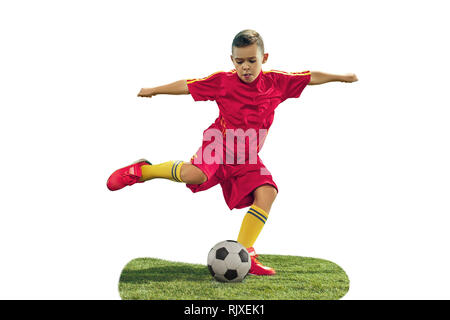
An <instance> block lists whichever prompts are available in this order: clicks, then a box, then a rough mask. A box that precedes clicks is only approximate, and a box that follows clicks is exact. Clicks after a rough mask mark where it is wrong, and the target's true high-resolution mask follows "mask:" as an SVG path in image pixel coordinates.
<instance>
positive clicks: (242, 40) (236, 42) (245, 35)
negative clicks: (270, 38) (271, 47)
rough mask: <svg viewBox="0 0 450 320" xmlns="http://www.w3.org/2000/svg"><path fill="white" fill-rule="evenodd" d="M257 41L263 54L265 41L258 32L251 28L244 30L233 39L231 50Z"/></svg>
mask: <svg viewBox="0 0 450 320" xmlns="http://www.w3.org/2000/svg"><path fill="white" fill-rule="evenodd" d="M254 43H256V44H257V45H258V48H259V50H260V51H261V54H264V41H263V39H262V37H261V36H260V35H259V33H258V32H256V31H255V30H251V29H246V30H242V31H241V32H239V33H238V34H237V35H236V36H235V37H234V39H233V44H232V45H231V52H232V53H233V48H234V47H236V48H243V47H247V46H250V45H252V44H254Z"/></svg>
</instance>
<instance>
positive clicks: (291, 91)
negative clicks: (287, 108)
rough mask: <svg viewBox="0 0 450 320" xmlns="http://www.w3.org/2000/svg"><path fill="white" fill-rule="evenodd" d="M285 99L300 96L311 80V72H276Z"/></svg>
mask: <svg viewBox="0 0 450 320" xmlns="http://www.w3.org/2000/svg"><path fill="white" fill-rule="evenodd" d="M276 75H277V78H278V85H279V89H280V90H281V93H282V96H283V100H286V99H288V98H298V97H300V94H301V93H302V91H303V89H305V87H306V86H307V85H308V83H309V82H310V81H311V72H310V71H303V72H276Z"/></svg>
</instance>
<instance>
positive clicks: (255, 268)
mask: <svg viewBox="0 0 450 320" xmlns="http://www.w3.org/2000/svg"><path fill="white" fill-rule="evenodd" d="M247 251H248V253H249V255H250V258H251V259H252V266H251V267H250V271H249V272H248V273H249V274H253V275H256V276H273V275H274V274H276V272H275V270H274V269H273V268H270V267H266V266H264V265H263V264H262V263H261V262H259V261H258V259H257V258H258V255H257V254H256V252H255V249H254V248H253V247H250V248H247Z"/></svg>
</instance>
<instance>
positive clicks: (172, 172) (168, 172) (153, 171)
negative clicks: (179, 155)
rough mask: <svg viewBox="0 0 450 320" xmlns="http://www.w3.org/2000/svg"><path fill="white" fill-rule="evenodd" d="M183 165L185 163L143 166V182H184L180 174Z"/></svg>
mask: <svg viewBox="0 0 450 320" xmlns="http://www.w3.org/2000/svg"><path fill="white" fill-rule="evenodd" d="M182 164H183V161H167V162H164V163H161V164H153V165H143V166H142V167H141V170H142V177H141V181H147V180H150V179H155V178H162V179H169V180H172V181H176V182H183V181H182V180H181V174H180V172H181V166H182Z"/></svg>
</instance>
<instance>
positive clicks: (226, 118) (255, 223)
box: [107, 30, 357, 275]
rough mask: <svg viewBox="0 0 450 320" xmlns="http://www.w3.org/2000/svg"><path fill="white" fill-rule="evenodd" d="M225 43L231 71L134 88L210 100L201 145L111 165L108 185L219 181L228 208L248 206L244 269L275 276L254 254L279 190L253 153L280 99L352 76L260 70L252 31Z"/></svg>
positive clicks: (203, 185) (198, 185)
mask: <svg viewBox="0 0 450 320" xmlns="http://www.w3.org/2000/svg"><path fill="white" fill-rule="evenodd" d="M231 49H232V55H231V61H232V62H233V64H234V66H235V69H234V70H232V71H230V72H223V71H221V72H216V73H214V74H212V75H210V76H208V77H205V78H201V79H188V80H180V81H176V82H173V83H170V84H168V85H164V86H160V87H155V88H144V89H141V91H140V92H139V94H138V96H139V97H147V98H151V97H152V96H155V95H158V94H174V95H179V94H191V96H192V98H193V99H194V100H195V101H201V100H203V101H204V100H215V101H216V103H217V105H218V106H219V117H218V118H217V119H216V121H215V122H214V123H213V124H212V125H211V126H210V127H209V128H208V129H207V130H205V131H204V138H203V143H202V146H201V147H200V148H199V150H198V151H197V153H196V154H195V155H194V156H193V157H192V158H191V161H190V162H183V161H168V162H165V163H162V164H158V165H152V164H151V163H150V162H149V161H147V160H145V159H141V160H138V161H137V162H135V163H133V164H131V165H129V166H127V167H125V168H121V169H119V170H117V171H115V172H114V173H113V174H112V175H111V176H110V178H109V179H108V182H107V186H108V188H109V189H110V190H112V191H114V190H119V189H121V188H123V187H125V186H131V185H133V184H135V183H142V182H144V181H148V180H151V179H154V178H165V179H169V180H172V181H176V182H184V183H186V185H187V187H188V188H190V189H191V190H192V192H199V191H203V190H207V189H209V188H211V187H213V186H215V185H217V184H219V183H220V185H221V187H222V191H223V195H224V198H225V201H226V203H227V205H228V207H229V208H230V210H232V209H234V208H237V209H239V208H245V207H249V206H250V208H249V209H248V212H247V214H246V215H245V216H244V220H243V222H242V225H241V229H240V231H239V235H238V238H237V241H238V242H240V243H241V244H242V245H243V246H244V247H246V248H247V250H248V252H249V253H250V256H251V260H252V261H251V262H252V264H251V269H250V273H251V274H254V275H273V274H275V270H274V269H272V268H270V267H267V266H264V265H262V264H261V263H260V262H259V261H258V260H257V255H256V253H255V250H254V248H253V245H254V243H255V241H256V239H257V237H258V235H259V233H260V232H261V230H262V228H263V226H264V224H265V222H266V220H267V218H268V215H269V212H270V209H271V206H272V204H273V202H274V200H275V198H276V196H277V193H278V187H277V185H276V184H275V182H274V181H273V179H272V175H271V174H270V172H269V171H268V170H267V169H266V167H265V166H264V164H263V163H262V161H261V159H260V158H259V156H258V155H257V154H258V152H259V150H260V149H261V147H262V144H263V142H264V138H265V136H266V135H267V131H268V129H269V127H270V126H271V124H272V122H273V118H274V110H275V108H276V107H277V106H278V105H279V104H280V103H281V102H283V101H284V100H286V99H288V98H297V97H299V96H300V94H301V92H302V91H303V89H304V88H305V87H306V85H308V84H309V85H316V84H322V83H326V82H330V81H342V82H354V81H357V78H356V76H355V75H354V74H346V75H332V74H326V73H322V72H309V71H305V72H294V73H288V72H283V71H277V70H271V71H262V64H264V63H265V62H266V61H267V59H268V54H267V53H264V43H263V40H262V38H261V36H260V35H259V34H258V33H257V32H256V31H254V30H243V31H241V32H239V33H238V34H237V35H236V36H235V38H234V40H233V43H232V48H231ZM236 135H237V136H238V137H237V138H238V139H237V140H238V142H237V143H236V139H235V138H236ZM236 151H237V152H236ZM246 151H248V154H247V152H246ZM236 158H237V159H236Z"/></svg>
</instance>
